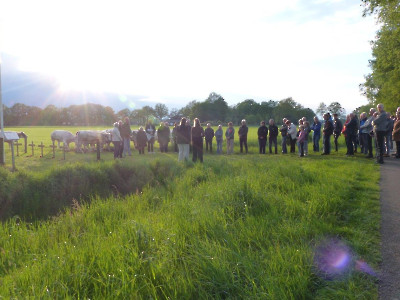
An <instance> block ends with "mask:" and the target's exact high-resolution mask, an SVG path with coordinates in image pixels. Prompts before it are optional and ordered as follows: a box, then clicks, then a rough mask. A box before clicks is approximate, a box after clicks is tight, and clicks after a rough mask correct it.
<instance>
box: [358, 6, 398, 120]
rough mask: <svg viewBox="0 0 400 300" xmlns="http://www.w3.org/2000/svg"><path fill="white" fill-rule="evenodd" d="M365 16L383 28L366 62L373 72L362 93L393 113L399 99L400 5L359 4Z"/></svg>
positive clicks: (364, 84)
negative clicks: (374, 20) (376, 21)
mask: <svg viewBox="0 0 400 300" xmlns="http://www.w3.org/2000/svg"><path fill="white" fill-rule="evenodd" d="M362 2H363V3H364V5H365V10H364V16H366V15H370V14H374V15H376V16H377V19H378V22H379V23H380V24H382V27H381V28H380V29H379V30H378V32H377V34H376V40H375V41H372V56H373V58H372V59H371V60H370V61H369V65H370V67H371V70H372V72H371V73H370V74H368V75H367V76H365V82H364V83H363V84H361V85H360V88H361V91H362V92H363V93H364V95H366V96H367V98H368V100H369V101H370V102H371V104H373V105H374V106H375V105H376V104H377V103H383V104H384V105H385V110H387V111H389V112H394V111H395V110H396V107H397V106H398V105H399V99H400V43H399V41H400V13H399V7H400V1H399V0H391V1H388V0H362Z"/></svg>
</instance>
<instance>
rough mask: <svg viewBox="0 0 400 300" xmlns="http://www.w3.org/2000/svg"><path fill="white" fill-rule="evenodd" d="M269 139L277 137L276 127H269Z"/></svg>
mask: <svg viewBox="0 0 400 300" xmlns="http://www.w3.org/2000/svg"><path fill="white" fill-rule="evenodd" d="M268 129H269V137H277V136H278V127H277V126H276V125H269V128H268Z"/></svg>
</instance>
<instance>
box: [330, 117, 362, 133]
mask: <svg viewBox="0 0 400 300" xmlns="http://www.w3.org/2000/svg"><path fill="white" fill-rule="evenodd" d="M354 122H356V124H355V128H356V129H357V121H356V120H355V119H354ZM342 129H343V124H342V121H340V120H339V119H337V120H335V119H334V120H333V132H334V133H335V134H339V135H340V133H341V132H342Z"/></svg>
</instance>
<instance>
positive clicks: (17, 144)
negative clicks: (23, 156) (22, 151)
mask: <svg viewBox="0 0 400 300" xmlns="http://www.w3.org/2000/svg"><path fill="white" fill-rule="evenodd" d="M15 145H16V146H17V156H19V146H22V144H21V143H18V141H15Z"/></svg>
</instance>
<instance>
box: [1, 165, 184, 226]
mask: <svg viewBox="0 0 400 300" xmlns="http://www.w3.org/2000/svg"><path fill="white" fill-rule="evenodd" d="M161 161H162V163H161V162H160V159H156V160H153V161H141V162H137V161H132V160H130V161H128V160H126V161H123V162H122V161H118V160H117V161H107V162H98V163H96V162H92V163H90V164H88V163H85V164H84V163H74V164H67V165H64V166H61V167H55V166H52V167H50V168H48V169H47V170H45V171H43V172H29V171H24V170H23V171H19V172H16V173H10V172H7V171H6V170H4V169H2V168H0V219H2V220H5V219H7V218H10V217H16V216H18V217H19V218H22V219H24V220H34V219H38V218H39V219H43V218H47V217H49V216H54V215H56V214H58V213H59V212H60V211H61V210H62V209H63V208H64V207H70V206H71V204H72V203H73V201H78V202H82V201H85V202H88V201H90V199H91V197H92V196H94V195H97V196H99V197H108V196H110V195H126V194H129V193H139V192H141V191H142V189H143V187H145V186H146V185H156V186H158V185H160V184H164V183H165V180H166V179H167V178H168V177H170V176H172V175H174V174H179V173H180V172H181V171H182V168H181V166H180V165H178V164H176V163H174V162H172V161H171V160H165V159H164V160H161Z"/></svg>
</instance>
